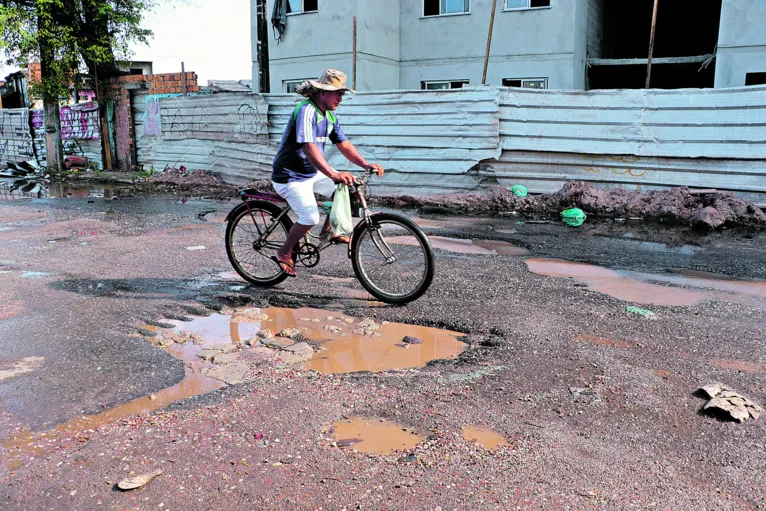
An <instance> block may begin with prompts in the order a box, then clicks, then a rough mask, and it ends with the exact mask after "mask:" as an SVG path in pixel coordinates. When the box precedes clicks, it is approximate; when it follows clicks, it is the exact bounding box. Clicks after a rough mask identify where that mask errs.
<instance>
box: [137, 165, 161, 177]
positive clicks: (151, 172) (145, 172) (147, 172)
mask: <svg viewBox="0 0 766 511" xmlns="http://www.w3.org/2000/svg"><path fill="white" fill-rule="evenodd" d="M156 172H157V171H156V170H155V169H154V165H152V166H151V167H150V168H149V170H146V169H141V170H139V171H138V173H137V176H138V177H139V178H142V179H148V178H150V177H152V176H153V175H154V174H155V173H156Z"/></svg>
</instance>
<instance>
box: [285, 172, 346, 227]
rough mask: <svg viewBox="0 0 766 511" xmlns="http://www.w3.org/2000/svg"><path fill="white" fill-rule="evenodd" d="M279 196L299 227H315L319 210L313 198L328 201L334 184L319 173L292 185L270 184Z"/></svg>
mask: <svg viewBox="0 0 766 511" xmlns="http://www.w3.org/2000/svg"><path fill="white" fill-rule="evenodd" d="M271 185H272V186H273V187H274V191H276V192H277V193H278V194H279V195H281V196H282V198H283V199H285V200H286V201H287V203H288V204H289V205H290V207H291V208H293V211H295V215H296V216H297V217H298V223H299V224H301V225H316V224H318V223H319V208H318V207H317V201H316V198H315V197H314V194H315V193H318V194H319V195H324V196H325V197H327V198H328V199H329V198H330V197H332V194H333V193H334V192H335V186H336V185H335V183H333V182H332V179H330V178H329V177H327V176H325V175H324V174H322V173H321V172H317V173H316V175H315V176H314V177H312V178H309V179H307V180H305V181H296V182H293V183H275V182H274V181H272V182H271Z"/></svg>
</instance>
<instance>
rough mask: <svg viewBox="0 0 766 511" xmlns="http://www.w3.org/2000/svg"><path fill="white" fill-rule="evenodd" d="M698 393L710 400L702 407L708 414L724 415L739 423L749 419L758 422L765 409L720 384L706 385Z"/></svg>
mask: <svg viewBox="0 0 766 511" xmlns="http://www.w3.org/2000/svg"><path fill="white" fill-rule="evenodd" d="M697 392H698V393H700V394H702V395H703V396H705V397H707V398H708V399H709V401H708V402H707V403H706V404H705V406H704V407H702V409H703V410H705V411H707V412H708V413H713V414H718V415H722V416H724V417H726V418H729V419H731V420H735V421H737V422H744V421H745V420H747V419H753V420H758V417H760V416H761V413H763V408H761V407H760V406H758V405H757V404H755V403H754V402H752V401H750V400H749V399H748V398H746V397H744V396H742V395H740V394H738V393H736V392H734V391H733V390H732V389H730V388H729V387H726V386H725V385H721V384H719V383H714V384H711V385H705V386H704V387H701V388H700V389H699V390H698V391H697Z"/></svg>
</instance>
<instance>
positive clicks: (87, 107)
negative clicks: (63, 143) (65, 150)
mask: <svg viewBox="0 0 766 511" xmlns="http://www.w3.org/2000/svg"><path fill="white" fill-rule="evenodd" d="M60 117H61V138H63V139H64V140H67V139H80V140H83V139H97V138H98V134H99V127H98V126H99V125H98V104H96V103H82V104H77V105H69V106H65V107H61V111H60Z"/></svg>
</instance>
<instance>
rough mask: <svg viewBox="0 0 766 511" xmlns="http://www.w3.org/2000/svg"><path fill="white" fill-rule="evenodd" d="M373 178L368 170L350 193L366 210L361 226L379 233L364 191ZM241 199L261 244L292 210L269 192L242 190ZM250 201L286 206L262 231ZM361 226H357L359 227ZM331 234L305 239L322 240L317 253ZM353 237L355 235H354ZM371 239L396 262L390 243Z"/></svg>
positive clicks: (390, 259) (351, 187) (373, 237)
mask: <svg viewBox="0 0 766 511" xmlns="http://www.w3.org/2000/svg"><path fill="white" fill-rule="evenodd" d="M371 176H372V171H370V170H366V171H365V172H364V174H363V176H362V178H361V179H359V180H357V182H356V184H354V185H351V186H350V187H349V193H355V194H356V196H357V198H358V200H359V204H360V205H361V208H362V209H363V210H364V215H363V218H362V220H361V221H360V222H359V224H361V223H362V222H364V223H365V224H366V225H367V226H368V228H369V229H370V231H377V230H378V228H377V226H376V225H375V223H374V221H373V219H372V217H373V213H372V212H371V211H370V208H369V207H368V205H367V200H366V199H365V197H364V191H365V189H366V188H367V182H368V181H369V179H370V177H371ZM240 197H241V198H242V200H243V201H244V203H245V206H246V207H247V210H248V213H249V214H250V217H251V218H252V220H253V224H254V225H255V228H256V229H257V230H258V235H259V236H258V242H259V243H260V242H263V240H266V239H267V238H268V237H269V236H270V235H271V233H273V232H274V230H276V228H277V226H278V225H279V221H280V219H281V218H282V217H283V216H284V215H287V214H288V213H289V212H290V211H291V210H292V208H291V207H290V205H289V204H287V203H286V201H285V200H284V199H282V197H280V196H279V195H276V194H273V193H269V192H258V193H248V191H247V190H240ZM249 200H265V201H268V202H284V203H285V206H284V207H283V208H282V211H281V212H280V213H279V215H277V216H276V217H275V218H274V219H273V220H272V222H271V224H269V225H267V226H266V228H265V230H263V231H262V230H261V227H260V226H259V224H258V222H257V221H256V218H255V214H254V213H253V210H252V209H250V205H249ZM318 205H319V204H318ZM261 215H263V213H261ZM263 220H264V224H265V218H263ZM359 224H357V226H358V225H359ZM356 231H357V229H356V228H355V229H354V232H356ZM330 234H331V233H329V232H328V233H327V234H324V235H321V236H314V235H313V234H311V233H308V234H307V235H306V237H305V238H304V239H305V240H306V243H308V238H309V236H310V237H312V238H315V239H320V240H322V242H320V244H319V246H318V247H316V249H317V251H318V252H321V251H323V250H324V249H325V248H327V247H328V246H330V244H329V243H324V241H325V240H326V239H327V238H328V237H329V236H330ZM352 236H353V234H352ZM370 238H371V240H372V242H373V244H374V245H375V247H376V248H377V249H378V250H380V253H381V254H383V255H384V256H385V257H386V262H388V263H393V262H394V261H396V255H395V254H394V251H393V250H391V247H390V246H389V245H388V243H386V241H385V240H383V239H381V240H380V241H378V239H376V237H375V236H370ZM381 242H382V245H383V246H384V247H385V250H384V249H383V247H381ZM349 257H351V248H350V244H349Z"/></svg>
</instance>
